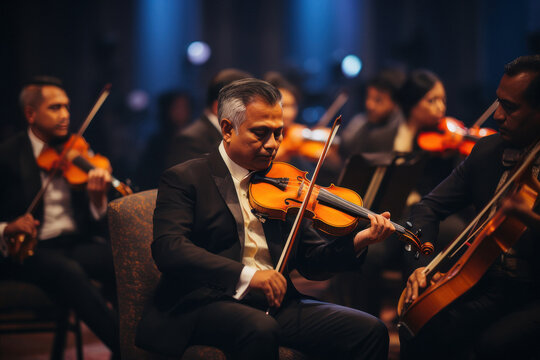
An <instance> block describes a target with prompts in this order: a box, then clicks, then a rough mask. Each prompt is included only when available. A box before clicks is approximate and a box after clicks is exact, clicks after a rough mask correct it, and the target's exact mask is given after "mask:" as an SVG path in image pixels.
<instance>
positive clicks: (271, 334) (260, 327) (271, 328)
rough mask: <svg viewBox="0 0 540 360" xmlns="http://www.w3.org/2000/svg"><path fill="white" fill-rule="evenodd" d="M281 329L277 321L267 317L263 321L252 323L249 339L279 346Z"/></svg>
mask: <svg viewBox="0 0 540 360" xmlns="http://www.w3.org/2000/svg"><path fill="white" fill-rule="evenodd" d="M279 333H280V327H279V324H278V323H277V321H276V320H275V319H274V318H272V317H271V316H267V315H265V317H264V318H263V319H259V320H258V321H256V322H254V323H252V324H251V325H250V329H249V338H250V339H251V340H252V341H256V342H263V343H268V344H272V343H274V344H277V343H278V339H279Z"/></svg>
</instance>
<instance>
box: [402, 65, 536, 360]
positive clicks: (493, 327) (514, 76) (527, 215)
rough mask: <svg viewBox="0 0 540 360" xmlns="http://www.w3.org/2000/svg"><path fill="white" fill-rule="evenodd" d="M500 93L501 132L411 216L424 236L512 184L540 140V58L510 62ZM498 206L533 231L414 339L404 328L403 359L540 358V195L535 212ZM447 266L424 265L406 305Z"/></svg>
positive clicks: (511, 203)
mask: <svg viewBox="0 0 540 360" xmlns="http://www.w3.org/2000/svg"><path fill="white" fill-rule="evenodd" d="M497 97H498V100H499V103H500V104H499V107H498V108H497V110H496V111H495V114H494V119H495V120H496V121H497V123H498V125H499V133H498V134H495V135H492V136H489V137H486V138H483V139H481V140H480V141H479V142H478V143H477V145H476V146H475V148H474V149H473V151H472V153H471V154H470V156H469V157H467V158H466V159H465V160H464V161H463V162H462V163H461V164H460V165H459V166H458V167H457V168H456V169H455V170H454V171H453V172H452V174H451V175H450V176H449V177H448V178H446V179H445V180H444V181H443V182H442V183H441V184H439V185H438V186H437V187H436V188H435V189H434V190H433V191H432V192H431V193H430V194H429V195H427V196H425V197H424V198H423V199H422V201H421V202H420V203H418V204H417V205H415V206H414V207H413V209H412V215H411V221H412V222H413V224H414V225H415V226H418V227H421V228H422V232H423V237H422V239H423V240H424V241H432V240H435V239H436V237H437V232H438V224H439V222H440V221H441V220H442V219H444V218H446V217H447V216H449V215H450V214H453V213H455V212H458V211H459V210H461V209H462V208H464V207H465V206H468V205H473V206H474V208H475V210H476V211H480V209H482V208H483V207H484V206H485V205H486V204H487V203H489V202H490V200H491V198H492V197H493V196H494V194H495V192H496V190H497V188H498V187H499V186H500V185H501V184H503V183H504V182H505V179H506V178H507V177H508V174H509V173H511V169H512V168H514V165H515V162H516V160H518V159H520V158H521V157H520V152H524V150H526V149H530V148H531V147H532V146H534V145H535V144H536V143H537V142H538V141H539V135H540V103H539V100H538V99H539V98H540V56H539V55H534V56H523V57H520V58H517V59H516V60H514V61H512V62H511V63H509V64H508V65H506V67H505V72H504V75H503V77H502V79H501V81H500V83H499V87H498V89H497ZM518 162H519V160H518ZM538 165H539V162H538V159H537V160H536V163H535V165H533V166H532V173H533V176H535V177H538ZM494 208H497V209H498V210H501V211H504V212H505V213H507V214H511V215H512V216H514V217H515V218H517V219H518V220H519V221H520V222H522V223H523V224H524V225H525V226H526V228H527V229H526V231H525V233H524V234H523V236H521V238H519V240H518V241H517V242H516V244H515V245H514V246H513V247H512V248H510V249H509V250H508V251H507V252H504V253H503V254H502V255H501V256H499V257H498V258H497V259H496V260H495V261H494V263H493V264H491V266H489V268H488V270H487V271H486V272H485V274H484V275H483V276H482V277H481V279H480V280H479V281H478V282H477V283H476V285H474V286H472V288H471V289H469V290H468V291H467V292H465V293H464V294H463V295H462V296H460V297H459V298H457V299H456V300H455V301H453V302H452V303H450V304H449V305H448V306H447V307H445V308H444V309H443V310H441V311H440V312H439V313H438V314H436V315H435V316H433V317H432V318H431V319H430V320H429V321H428V322H427V323H426V324H425V325H424V326H423V327H422V328H421V329H420V330H419V331H418V332H417V333H416V334H414V337H411V336H410V333H407V332H406V331H403V332H401V331H400V340H401V353H402V357H401V358H402V359H434V358H437V359H464V358H471V357H470V356H475V357H474V358H475V359H484V358H485V359H497V358H516V359H518V358H519V359H529V358H537V357H538V356H540V349H539V348H538V345H537V341H538V339H539V336H540V265H539V264H540V262H539V261H538V259H536V258H535V257H536V256H538V255H540V216H539V215H538V213H539V208H538V201H537V200H536V203H535V206H533V209H532V210H531V209H530V208H526V207H525V206H524V205H523V203H522V202H520V201H519V200H516V199H514V198H512V197H507V198H506V199H505V201H502V202H501V203H500V204H496V205H494ZM435 246H436V248H437V245H435ZM450 265H451V264H450ZM450 265H449V266H450ZM441 272H442V274H441V273H435V274H433V276H430V277H428V278H426V276H425V272H424V268H423V267H420V268H418V269H416V270H415V271H414V272H413V273H412V274H411V275H410V277H409V279H408V282H407V287H406V289H405V291H404V301H405V303H406V304H411V303H413V302H414V301H415V300H416V299H418V297H419V295H420V294H422V292H423V291H424V290H425V288H426V287H428V286H432V284H434V283H436V282H437V281H440V279H441V278H442V277H443V276H444V271H441Z"/></svg>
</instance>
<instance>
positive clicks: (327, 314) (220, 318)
mask: <svg viewBox="0 0 540 360" xmlns="http://www.w3.org/2000/svg"><path fill="white" fill-rule="evenodd" d="M193 334H194V336H193V338H192V341H191V342H192V343H194V344H201V345H212V346H216V347H218V348H221V349H223V350H224V351H226V352H227V353H228V355H229V356H230V357H231V358H233V359H278V347H279V345H282V346H286V347H290V348H295V349H298V350H300V351H302V352H304V353H306V354H311V355H314V356H316V357H317V358H329V359H387V358H388V330H387V329H386V326H385V325H384V324H383V323H382V322H381V321H380V320H379V319H377V318H375V317H373V316H371V315H369V314H366V313H364V312H361V311H359V310H355V309H351V308H347V307H343V306H339V305H334V304H329V303H324V302H321V301H317V300H313V299H307V298H294V299H288V300H286V301H285V302H284V304H283V305H282V307H281V308H280V309H279V310H277V311H276V312H275V314H273V315H266V314H265V309H264V306H259V307H255V306H253V305H252V304H247V303H245V302H238V301H234V300H222V301H217V302H213V303H210V304H208V305H206V306H204V307H202V308H201V309H200V310H199V314H198V321H197V326H196V328H195V329H194V331H193Z"/></svg>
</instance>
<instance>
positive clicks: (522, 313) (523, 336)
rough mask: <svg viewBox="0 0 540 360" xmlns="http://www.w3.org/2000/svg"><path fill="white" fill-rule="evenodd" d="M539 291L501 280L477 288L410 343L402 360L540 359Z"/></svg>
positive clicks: (402, 340) (405, 345) (403, 345)
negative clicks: (539, 342)
mask: <svg viewBox="0 0 540 360" xmlns="http://www.w3.org/2000/svg"><path fill="white" fill-rule="evenodd" d="M538 295H539V294H538V290H535V289H534V288H532V287H531V286H529V285H526V284H516V283H514V282H511V281H504V280H501V279H496V278H487V279H482V280H481V281H480V282H479V283H478V284H477V285H476V286H475V287H474V288H472V289H471V290H470V291H469V292H468V293H466V294H464V295H463V296H462V297H461V298H459V299H457V300H456V301H455V302H454V303H452V304H451V305H449V306H448V307H447V308H446V309H443V310H442V311H441V312H440V313H439V314H437V315H436V316H435V317H433V318H432V319H431V320H430V321H429V322H428V323H427V324H426V325H425V326H424V327H423V328H422V329H421V330H420V331H419V333H418V334H417V336H416V337H414V338H412V339H408V338H407V337H406V336H404V334H400V343H401V359H402V360H408V359H415V360H416V359H540V349H539V347H538V341H539V339H540V297H539V296H538Z"/></svg>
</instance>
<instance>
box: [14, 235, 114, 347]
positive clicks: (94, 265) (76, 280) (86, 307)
mask: <svg viewBox="0 0 540 360" xmlns="http://www.w3.org/2000/svg"><path fill="white" fill-rule="evenodd" d="M4 265H5V266H6V267H7V271H6V272H7V273H8V276H9V277H12V278H15V279H18V280H23V281H28V282H31V283H34V284H36V285H37V286H39V287H40V288H42V289H43V290H44V291H45V292H46V293H48V294H49V295H50V296H51V297H52V298H53V299H54V300H55V301H57V302H58V303H59V304H61V305H64V306H67V307H69V308H72V309H73V310H74V311H75V312H76V313H77V314H78V316H79V317H80V318H81V320H83V321H84V322H85V323H86V324H87V325H88V327H89V328H90V329H91V330H92V331H93V332H94V334H96V336H97V337H99V338H100V340H102V341H103V342H104V343H105V344H106V345H107V346H108V347H109V348H110V349H111V350H112V351H113V352H117V351H118V349H119V347H118V318H117V314H116V311H115V310H113V309H112V308H111V307H110V305H108V303H107V299H106V296H105V295H107V298H108V300H109V301H110V302H111V303H112V304H115V303H116V300H115V294H116V288H115V280H114V279H115V277H114V268H113V262H112V253H111V249H110V246H109V244H107V243H105V242H96V241H91V240H87V239H84V238H82V237H77V236H63V237H58V238H54V239H49V240H44V241H40V242H39V243H38V245H37V247H36V249H35V254H34V255H33V256H31V257H29V258H27V259H26V260H25V261H24V263H23V264H22V265H20V264H4ZM92 280H96V281H98V282H99V284H100V285H101V287H102V288H101V289H100V288H98V287H97V286H96V285H95V283H93V282H92Z"/></svg>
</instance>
